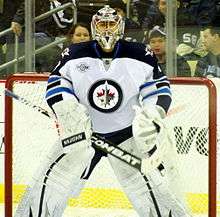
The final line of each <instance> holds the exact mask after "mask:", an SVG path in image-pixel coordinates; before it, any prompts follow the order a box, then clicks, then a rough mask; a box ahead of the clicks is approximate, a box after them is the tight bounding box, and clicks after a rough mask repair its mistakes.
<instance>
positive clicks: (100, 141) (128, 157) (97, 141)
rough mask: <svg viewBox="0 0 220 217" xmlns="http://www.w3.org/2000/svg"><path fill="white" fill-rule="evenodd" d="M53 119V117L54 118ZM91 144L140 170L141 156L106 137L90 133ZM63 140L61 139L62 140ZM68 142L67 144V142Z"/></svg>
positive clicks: (21, 99)
mask: <svg viewBox="0 0 220 217" xmlns="http://www.w3.org/2000/svg"><path fill="white" fill-rule="evenodd" d="M5 95H6V96H9V97H12V98H14V99H16V100H18V101H19V102H21V103H22V104H24V105H26V106H29V107H30V108H32V109H34V110H35V111H37V112H40V113H41V114H43V115H45V116H47V117H48V118H54V115H53V114H52V113H49V112H48V111H47V110H45V109H44V108H42V107H40V106H38V105H35V104H33V103H32V102H31V101H29V100H27V99H25V98H24V97H21V96H19V95H17V94H15V93H13V92H12V91H10V90H8V89H5ZM54 119H55V118H54ZM75 136H76V135H74V136H72V137H70V138H67V139H68V141H65V142H66V145H71V142H72V141H73V140H74V138H75ZM91 141H92V144H93V146H94V147H96V148H97V149H99V150H102V151H104V152H105V153H107V154H110V155H112V156H114V157H116V158H118V159H119V160H121V161H123V162H125V163H127V164H128V165H130V166H132V167H134V168H136V169H138V170H141V158H139V157H137V156H135V155H133V154H131V153H129V152H127V151H125V150H123V149H121V148H119V147H117V146H116V145H115V144H113V143H111V142H109V141H107V140H106V139H104V138H102V137H100V136H98V135H97V134H96V133H93V134H92V138H91ZM62 142H63V141H62ZM67 143H68V144H67Z"/></svg>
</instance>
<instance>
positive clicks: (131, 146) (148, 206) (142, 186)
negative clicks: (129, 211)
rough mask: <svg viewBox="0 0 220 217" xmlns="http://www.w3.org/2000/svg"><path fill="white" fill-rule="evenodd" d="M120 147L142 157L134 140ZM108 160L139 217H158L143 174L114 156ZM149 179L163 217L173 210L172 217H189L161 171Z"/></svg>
mask: <svg viewBox="0 0 220 217" xmlns="http://www.w3.org/2000/svg"><path fill="white" fill-rule="evenodd" d="M120 147H122V148H123V149H126V150H127V151H129V152H130V153H132V154H135V155H136V156H140V153H139V152H138V149H137V148H136V145H135V143H134V141H133V138H131V139H129V140H127V141H125V142H123V143H122V144H121V145H120ZM108 158H109V161H110V164H111V165H112V168H113V170H114V172H115V175H116V177H117V178H118V181H119V182H120V184H121V186H122V187H123V190H124V191H125V193H126V194H127V196H128V198H129V199H130V201H131V203H132V205H133V206H134V209H135V210H136V211H137V213H138V214H139V216H140V217H146V216H152V215H153V216H155V217H157V216H158V214H157V213H156V209H155V203H154V202H153V200H152V195H151V194H150V190H149V188H148V186H147V183H146V180H145V179H144V177H143V176H142V175H141V173H140V172H139V171H138V170H136V169H134V168H132V167H130V166H129V165H127V164H125V163H124V162H121V161H120V160H118V159H116V158H114V157H112V156H109V157H108ZM147 178H148V184H149V185H150V187H151V188H152V192H153V194H154V197H155V199H156V201H157V205H158V208H159V210H160V213H161V216H169V212H170V210H171V212H172V217H189V215H188V214H187V212H186V210H185V207H184V205H183V204H182V202H181V201H179V200H178V199H177V198H176V197H175V196H174V195H175V194H173V192H171V191H170V189H169V182H168V179H167V176H166V175H164V176H162V175H161V173H160V172H159V170H158V169H155V170H154V171H152V172H151V173H150V174H149V176H147Z"/></svg>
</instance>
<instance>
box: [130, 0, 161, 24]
mask: <svg viewBox="0 0 220 217" xmlns="http://www.w3.org/2000/svg"><path fill="white" fill-rule="evenodd" d="M131 3H132V5H133V16H135V17H136V19H137V21H138V23H139V25H140V26H141V27H143V22H144V19H145V18H148V17H149V14H148V11H149V10H153V11H155V10H156V4H155V0H132V2H131ZM154 18H158V17H154ZM151 22H152V21H151ZM153 26H154V25H153ZM153 26H152V27H153Z"/></svg>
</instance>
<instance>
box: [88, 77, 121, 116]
mask: <svg viewBox="0 0 220 217" xmlns="http://www.w3.org/2000/svg"><path fill="white" fill-rule="evenodd" d="M122 98H123V94H122V90H121V87H120V86H119V85H118V84H117V83H116V82H115V81H112V80H107V79H106V80H100V81H98V82H96V83H94V84H93V85H92V87H91V88H90V89H89V93H88V100H89V102H90V105H91V106H92V107H93V108H95V109H96V110H98V111H101V112H105V113H108V112H113V111H116V110H117V109H118V108H119V107H120V105H121V102H122Z"/></svg>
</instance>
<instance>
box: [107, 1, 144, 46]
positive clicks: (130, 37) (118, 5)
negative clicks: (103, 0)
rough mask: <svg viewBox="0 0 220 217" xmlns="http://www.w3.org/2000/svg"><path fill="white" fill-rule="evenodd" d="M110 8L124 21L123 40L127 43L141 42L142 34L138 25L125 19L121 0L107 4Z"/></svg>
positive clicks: (123, 4)
mask: <svg viewBox="0 0 220 217" xmlns="http://www.w3.org/2000/svg"><path fill="white" fill-rule="evenodd" d="M108 4H109V5H110V7H111V8H113V9H115V11H116V12H117V14H119V15H121V16H122V17H123V19H124V21H125V35H124V39H125V40H127V41H139V42H142V40H143V32H142V31H141V28H140V26H139V24H138V23H136V22H135V21H133V20H132V19H130V18H127V17H126V4H125V3H124V2H123V1H122V0H110V1H109V2H108Z"/></svg>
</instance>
